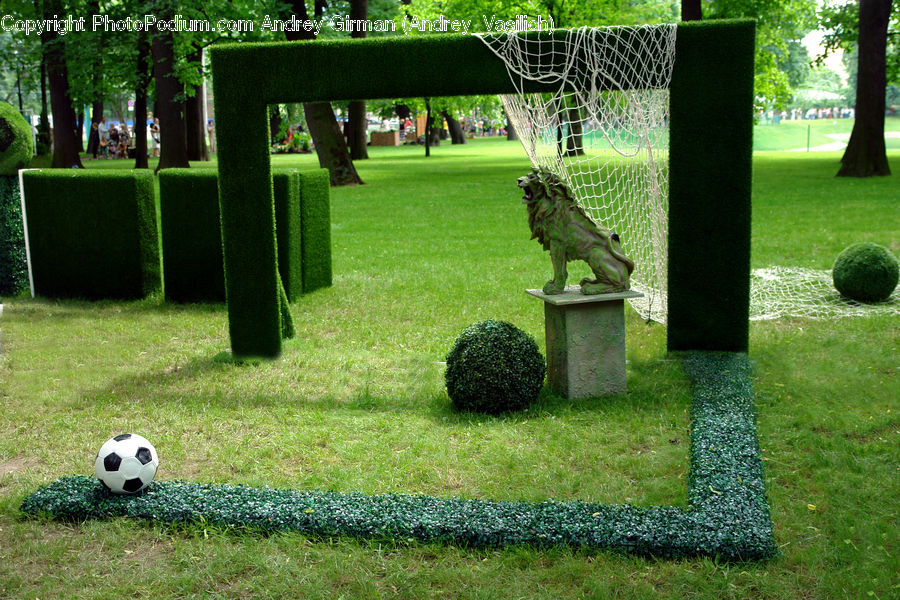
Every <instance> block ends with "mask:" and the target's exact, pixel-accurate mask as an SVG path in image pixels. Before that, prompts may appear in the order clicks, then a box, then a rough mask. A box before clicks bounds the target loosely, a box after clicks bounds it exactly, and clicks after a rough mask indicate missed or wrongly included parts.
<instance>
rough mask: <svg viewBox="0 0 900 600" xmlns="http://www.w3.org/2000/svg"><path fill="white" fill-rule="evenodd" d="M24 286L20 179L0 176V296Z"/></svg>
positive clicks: (25, 283)
mask: <svg viewBox="0 0 900 600" xmlns="http://www.w3.org/2000/svg"><path fill="white" fill-rule="evenodd" d="M27 285H28V264H27V262H26V260H25V236H24V235H23V232H22V204H21V201H20V200H19V180H18V178H17V177H14V176H12V175H0V296H14V295H16V294H18V293H19V292H20V291H21V290H22V289H24V288H25V286H27Z"/></svg>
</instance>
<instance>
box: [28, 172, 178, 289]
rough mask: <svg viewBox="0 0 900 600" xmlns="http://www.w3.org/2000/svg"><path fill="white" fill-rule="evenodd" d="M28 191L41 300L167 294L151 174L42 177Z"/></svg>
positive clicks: (32, 175)
mask: <svg viewBox="0 0 900 600" xmlns="http://www.w3.org/2000/svg"><path fill="white" fill-rule="evenodd" d="M23 184H24V186H25V210H26V212H27V221H28V239H29V245H30V249H31V268H32V276H33V278H34V287H35V294H37V295H40V296H48V297H80V298H89V299H100V298H117V299H130V298H142V297H144V296H146V295H148V294H150V293H152V292H155V291H158V290H159V289H160V286H161V284H162V282H161V275H160V250H159V234H158V229H157V222H156V202H155V197H154V192H153V174H152V173H150V172H149V171H120V170H100V169H97V170H94V169H92V170H82V169H47V170H35V171H26V172H25V173H23Z"/></svg>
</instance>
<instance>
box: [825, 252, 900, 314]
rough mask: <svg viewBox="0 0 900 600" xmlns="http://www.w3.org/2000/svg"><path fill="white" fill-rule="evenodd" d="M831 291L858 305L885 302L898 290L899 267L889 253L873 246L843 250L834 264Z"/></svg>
mask: <svg viewBox="0 0 900 600" xmlns="http://www.w3.org/2000/svg"><path fill="white" fill-rule="evenodd" d="M832 276H833V277H834V287H835V288H837V291H839V292H840V293H841V294H842V295H844V296H846V297H848V298H852V299H853V300H859V301H860V302H879V301H881V300H887V298H888V297H890V295H891V294H892V293H893V291H894V288H895V287H897V279H898V277H900V267H898V265H897V259H896V258H894V255H893V254H891V252H890V250H888V249H887V248H885V247H884V246H879V245H878V244H873V243H872V242H860V243H857V244H852V245H850V246H847V247H846V248H844V250H843V251H842V252H841V253H840V254H839V255H838V257H837V260H835V261H834V269H833V271H832Z"/></svg>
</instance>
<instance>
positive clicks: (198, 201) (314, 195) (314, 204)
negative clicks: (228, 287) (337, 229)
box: [159, 169, 331, 314]
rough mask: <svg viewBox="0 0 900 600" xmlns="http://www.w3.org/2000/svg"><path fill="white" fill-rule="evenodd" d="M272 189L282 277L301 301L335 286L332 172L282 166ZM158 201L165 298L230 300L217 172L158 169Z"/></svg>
mask: <svg viewBox="0 0 900 600" xmlns="http://www.w3.org/2000/svg"><path fill="white" fill-rule="evenodd" d="M272 187H273V194H274V198H275V204H274V206H275V231H276V236H277V247H278V273H279V275H280V277H281V281H282V282H283V285H284V291H285V294H286V297H287V299H288V301H289V302H296V301H297V300H299V298H300V296H301V295H302V294H303V293H306V292H310V291H312V290H314V289H318V288H320V287H326V286H330V285H331V213H330V200H329V195H330V192H331V189H330V187H329V186H328V170H327V169H315V170H312V171H299V170H297V169H276V170H275V171H274V172H273V174H272ZM159 203H160V212H161V218H162V244H163V266H164V269H163V274H164V277H165V291H166V299H167V300H170V301H174V302H203V301H213V302H224V301H225V272H224V266H223V259H222V229H221V223H220V220H219V187H218V173H217V172H216V171H213V170H207V169H165V170H163V171H160V174H159ZM307 281H308V282H309V284H308V285H307V284H306V283H305V282H307ZM282 314H284V313H282Z"/></svg>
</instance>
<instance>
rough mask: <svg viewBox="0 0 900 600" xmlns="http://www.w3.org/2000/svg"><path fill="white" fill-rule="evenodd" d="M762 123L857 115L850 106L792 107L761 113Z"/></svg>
mask: <svg viewBox="0 0 900 600" xmlns="http://www.w3.org/2000/svg"><path fill="white" fill-rule="evenodd" d="M758 116H759V121H760V122H761V123H779V122H780V121H788V120H790V121H814V120H816V119H852V118H854V117H855V116H856V109H854V108H849V107H846V106H845V107H843V108H838V107H836V106H835V107H832V108H809V109H803V108H792V109H791V110H790V112H788V111H786V110H769V111H768V112H767V111H762V112H760V113H759V115H758Z"/></svg>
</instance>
